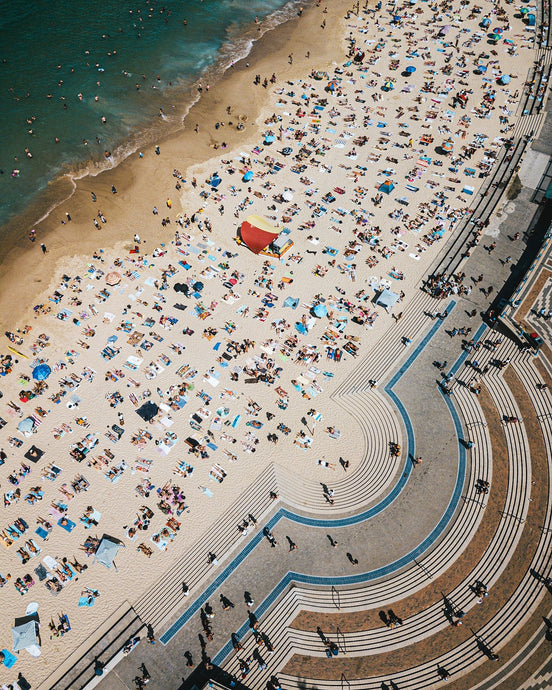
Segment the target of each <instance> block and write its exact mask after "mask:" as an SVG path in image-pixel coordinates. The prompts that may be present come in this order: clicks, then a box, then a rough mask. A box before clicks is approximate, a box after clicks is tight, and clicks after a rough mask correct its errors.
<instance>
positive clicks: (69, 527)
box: [58, 517, 76, 532]
mask: <svg viewBox="0 0 552 690" xmlns="http://www.w3.org/2000/svg"><path fill="white" fill-rule="evenodd" d="M62 520H65V522H66V524H62ZM58 525H59V526H60V527H61V528H63V529H64V530H65V531H66V532H72V531H73V530H74V529H75V526H76V525H75V523H74V522H72V521H71V520H69V519H67V518H63V517H61V518H60V519H59V520H58Z"/></svg>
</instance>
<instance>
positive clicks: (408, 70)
mask: <svg viewBox="0 0 552 690" xmlns="http://www.w3.org/2000/svg"><path fill="white" fill-rule="evenodd" d="M404 71H405V72H406V73H407V74H414V72H415V71H416V68H415V67H414V65H408V67H407V68H406V69H405V70H404Z"/></svg>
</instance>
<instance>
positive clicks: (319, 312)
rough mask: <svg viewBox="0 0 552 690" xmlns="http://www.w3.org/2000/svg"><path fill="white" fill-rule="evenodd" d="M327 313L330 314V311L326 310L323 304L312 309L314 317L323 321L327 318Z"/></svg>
mask: <svg viewBox="0 0 552 690" xmlns="http://www.w3.org/2000/svg"><path fill="white" fill-rule="evenodd" d="M327 313H328V310H327V309H326V307H325V306H324V305H323V304H317V305H315V306H314V307H313V308H312V314H313V316H316V317H318V318H319V319H321V318H322V317H323V316H326V314H327Z"/></svg>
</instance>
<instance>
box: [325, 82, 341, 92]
mask: <svg viewBox="0 0 552 690" xmlns="http://www.w3.org/2000/svg"><path fill="white" fill-rule="evenodd" d="M338 86H339V82H337V81H336V80H335V79H332V80H331V81H329V82H328V85H327V86H326V91H335V90H336V89H337V88H338Z"/></svg>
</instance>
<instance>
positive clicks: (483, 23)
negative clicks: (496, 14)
mask: <svg viewBox="0 0 552 690" xmlns="http://www.w3.org/2000/svg"><path fill="white" fill-rule="evenodd" d="M481 26H482V27H483V28H484V29H488V28H489V26H491V20H490V19H489V18H488V17H483V19H482V20H481Z"/></svg>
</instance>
